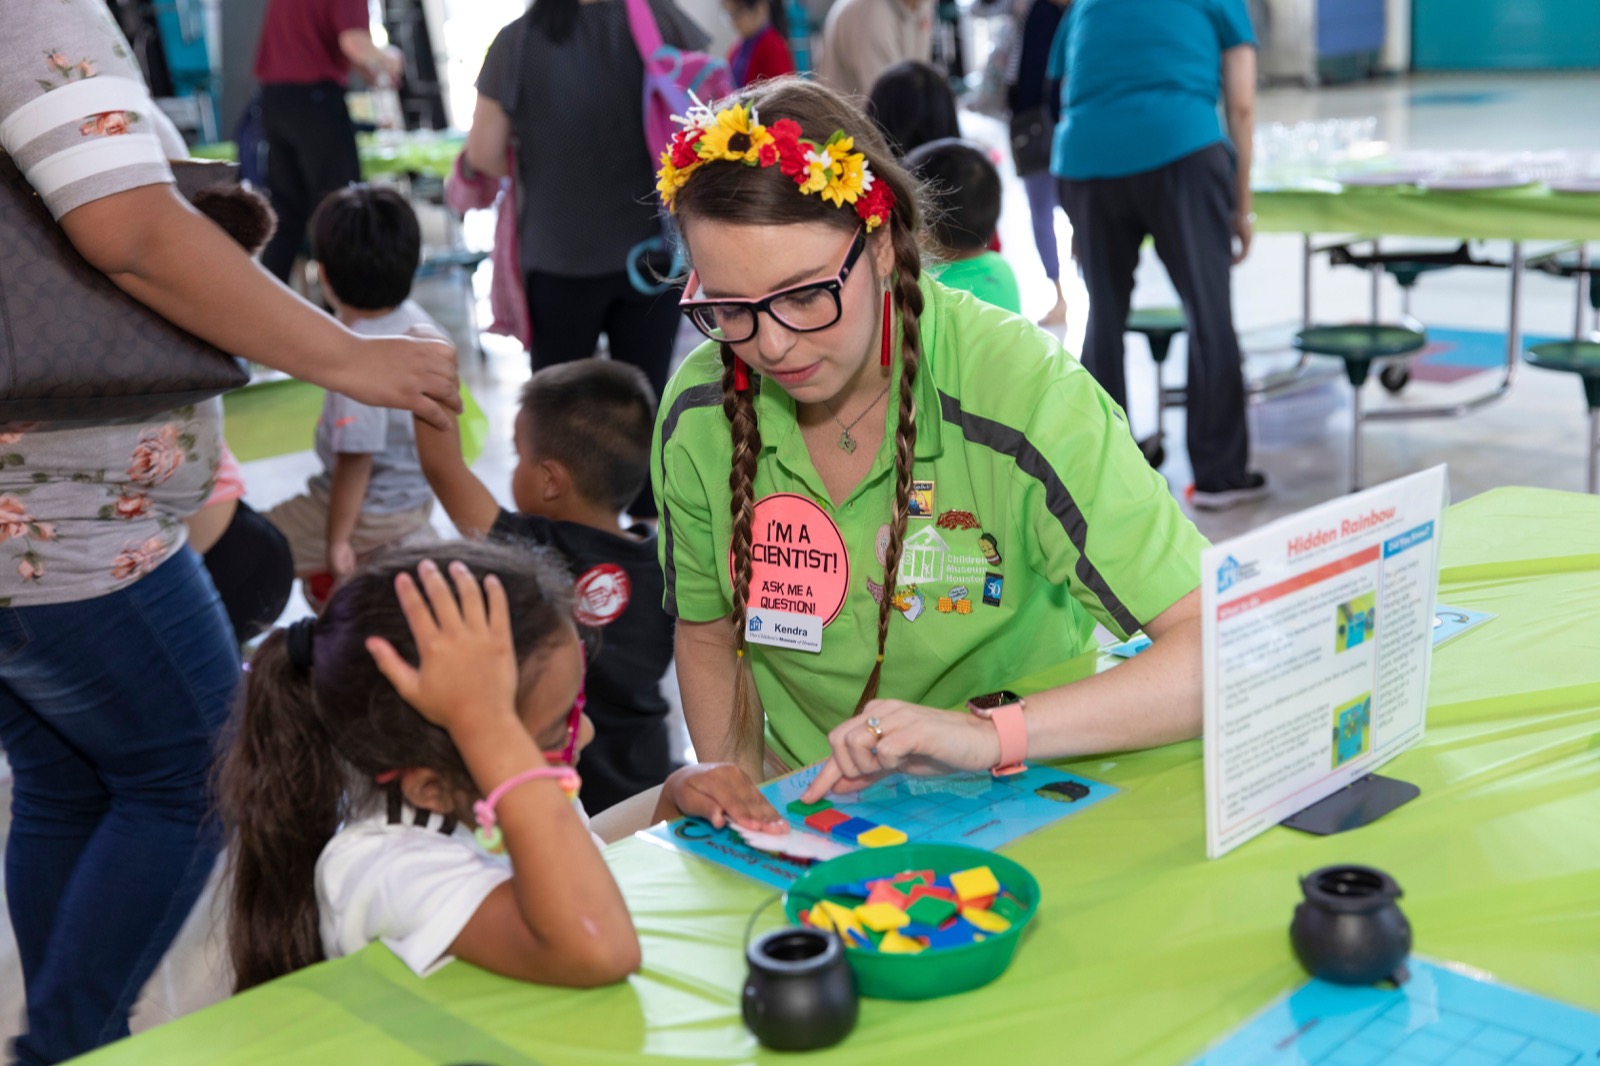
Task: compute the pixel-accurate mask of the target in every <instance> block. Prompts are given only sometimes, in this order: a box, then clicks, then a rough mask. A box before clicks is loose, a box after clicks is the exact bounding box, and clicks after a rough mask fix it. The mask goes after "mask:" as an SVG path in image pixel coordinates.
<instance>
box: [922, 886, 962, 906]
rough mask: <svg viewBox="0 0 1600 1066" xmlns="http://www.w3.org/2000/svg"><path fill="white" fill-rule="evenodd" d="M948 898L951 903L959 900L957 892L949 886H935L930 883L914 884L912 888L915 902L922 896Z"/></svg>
mask: <svg viewBox="0 0 1600 1066" xmlns="http://www.w3.org/2000/svg"><path fill="white" fill-rule="evenodd" d="M924 897H926V898H928V899H942V900H948V901H949V902H950V903H957V902H959V901H958V900H957V899H956V894H955V893H954V892H952V891H950V890H949V889H948V888H933V887H931V886H929V885H914V886H912V889H911V902H912V903H915V902H916V901H917V900H919V899H922V898H924Z"/></svg>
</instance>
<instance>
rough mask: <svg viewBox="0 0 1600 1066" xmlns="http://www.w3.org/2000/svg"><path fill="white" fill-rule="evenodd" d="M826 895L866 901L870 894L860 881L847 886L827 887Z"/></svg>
mask: <svg viewBox="0 0 1600 1066" xmlns="http://www.w3.org/2000/svg"><path fill="white" fill-rule="evenodd" d="M828 895H830V896H848V897H850V898H853V899H866V898H867V896H868V895H870V892H869V891H868V889H867V886H866V885H863V884H862V883H861V882H860V881H852V882H851V883H850V884H847V885H829V886H828Z"/></svg>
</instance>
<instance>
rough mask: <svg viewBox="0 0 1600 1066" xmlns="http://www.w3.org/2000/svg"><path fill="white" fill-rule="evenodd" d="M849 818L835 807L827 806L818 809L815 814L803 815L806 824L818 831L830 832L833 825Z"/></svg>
mask: <svg viewBox="0 0 1600 1066" xmlns="http://www.w3.org/2000/svg"><path fill="white" fill-rule="evenodd" d="M849 820H850V816H849V815H848V814H846V813H844V812H843V811H841V810H840V809H839V808H837V807H829V808H828V809H827V810H825V811H818V812H817V813H816V814H808V815H806V817H805V823H806V825H808V826H810V827H811V828H812V829H815V830H816V831H817V832H819V833H829V832H832V831H833V827H834V826H836V825H838V824H839V823H840V822H848V821H849Z"/></svg>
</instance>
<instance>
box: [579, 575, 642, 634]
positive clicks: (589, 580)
mask: <svg viewBox="0 0 1600 1066" xmlns="http://www.w3.org/2000/svg"><path fill="white" fill-rule="evenodd" d="M632 592H633V586H632V583H631V582H629V581H628V572H627V571H626V570H624V569H622V567H620V566H618V565H617V564H616V563H601V564H600V565H599V566H593V567H590V568H589V569H588V570H586V571H584V574H583V576H582V577H580V578H578V583H577V585H576V586H575V587H574V589H573V600H574V610H573V613H574V614H576V615H577V616H578V621H579V622H582V623H583V624H584V625H586V626H604V625H610V624H611V623H612V622H614V621H616V620H617V616H618V615H620V614H621V613H622V612H623V611H625V610H627V609H628V599H629V597H630V596H631V595H632Z"/></svg>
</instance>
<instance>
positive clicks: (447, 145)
mask: <svg viewBox="0 0 1600 1066" xmlns="http://www.w3.org/2000/svg"><path fill="white" fill-rule="evenodd" d="M464 144H466V134H464V133H459V132H456V131H443V132H434V131H428V130H421V131H415V132H412V133H409V134H407V135H405V136H404V137H403V138H396V137H395V135H393V134H381V135H380V134H372V133H363V134H359V135H358V136H357V137H356V145H357V148H358V149H359V151H360V153H361V176H362V177H363V178H368V179H371V178H381V177H392V176H394V175H396V174H425V175H427V176H429V177H433V178H439V179H440V180H443V179H444V178H447V177H449V176H450V167H451V165H452V164H453V163H454V162H455V158H456V156H457V155H459V154H460V152H461V148H462V146H463V145H464ZM192 154H193V155H194V157H195V158H196V159H227V160H236V159H238V157H239V147H238V145H236V144H234V143H233V142H232V141H218V142H217V143H215V144H202V145H197V146H196V147H195V148H194V149H192Z"/></svg>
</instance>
